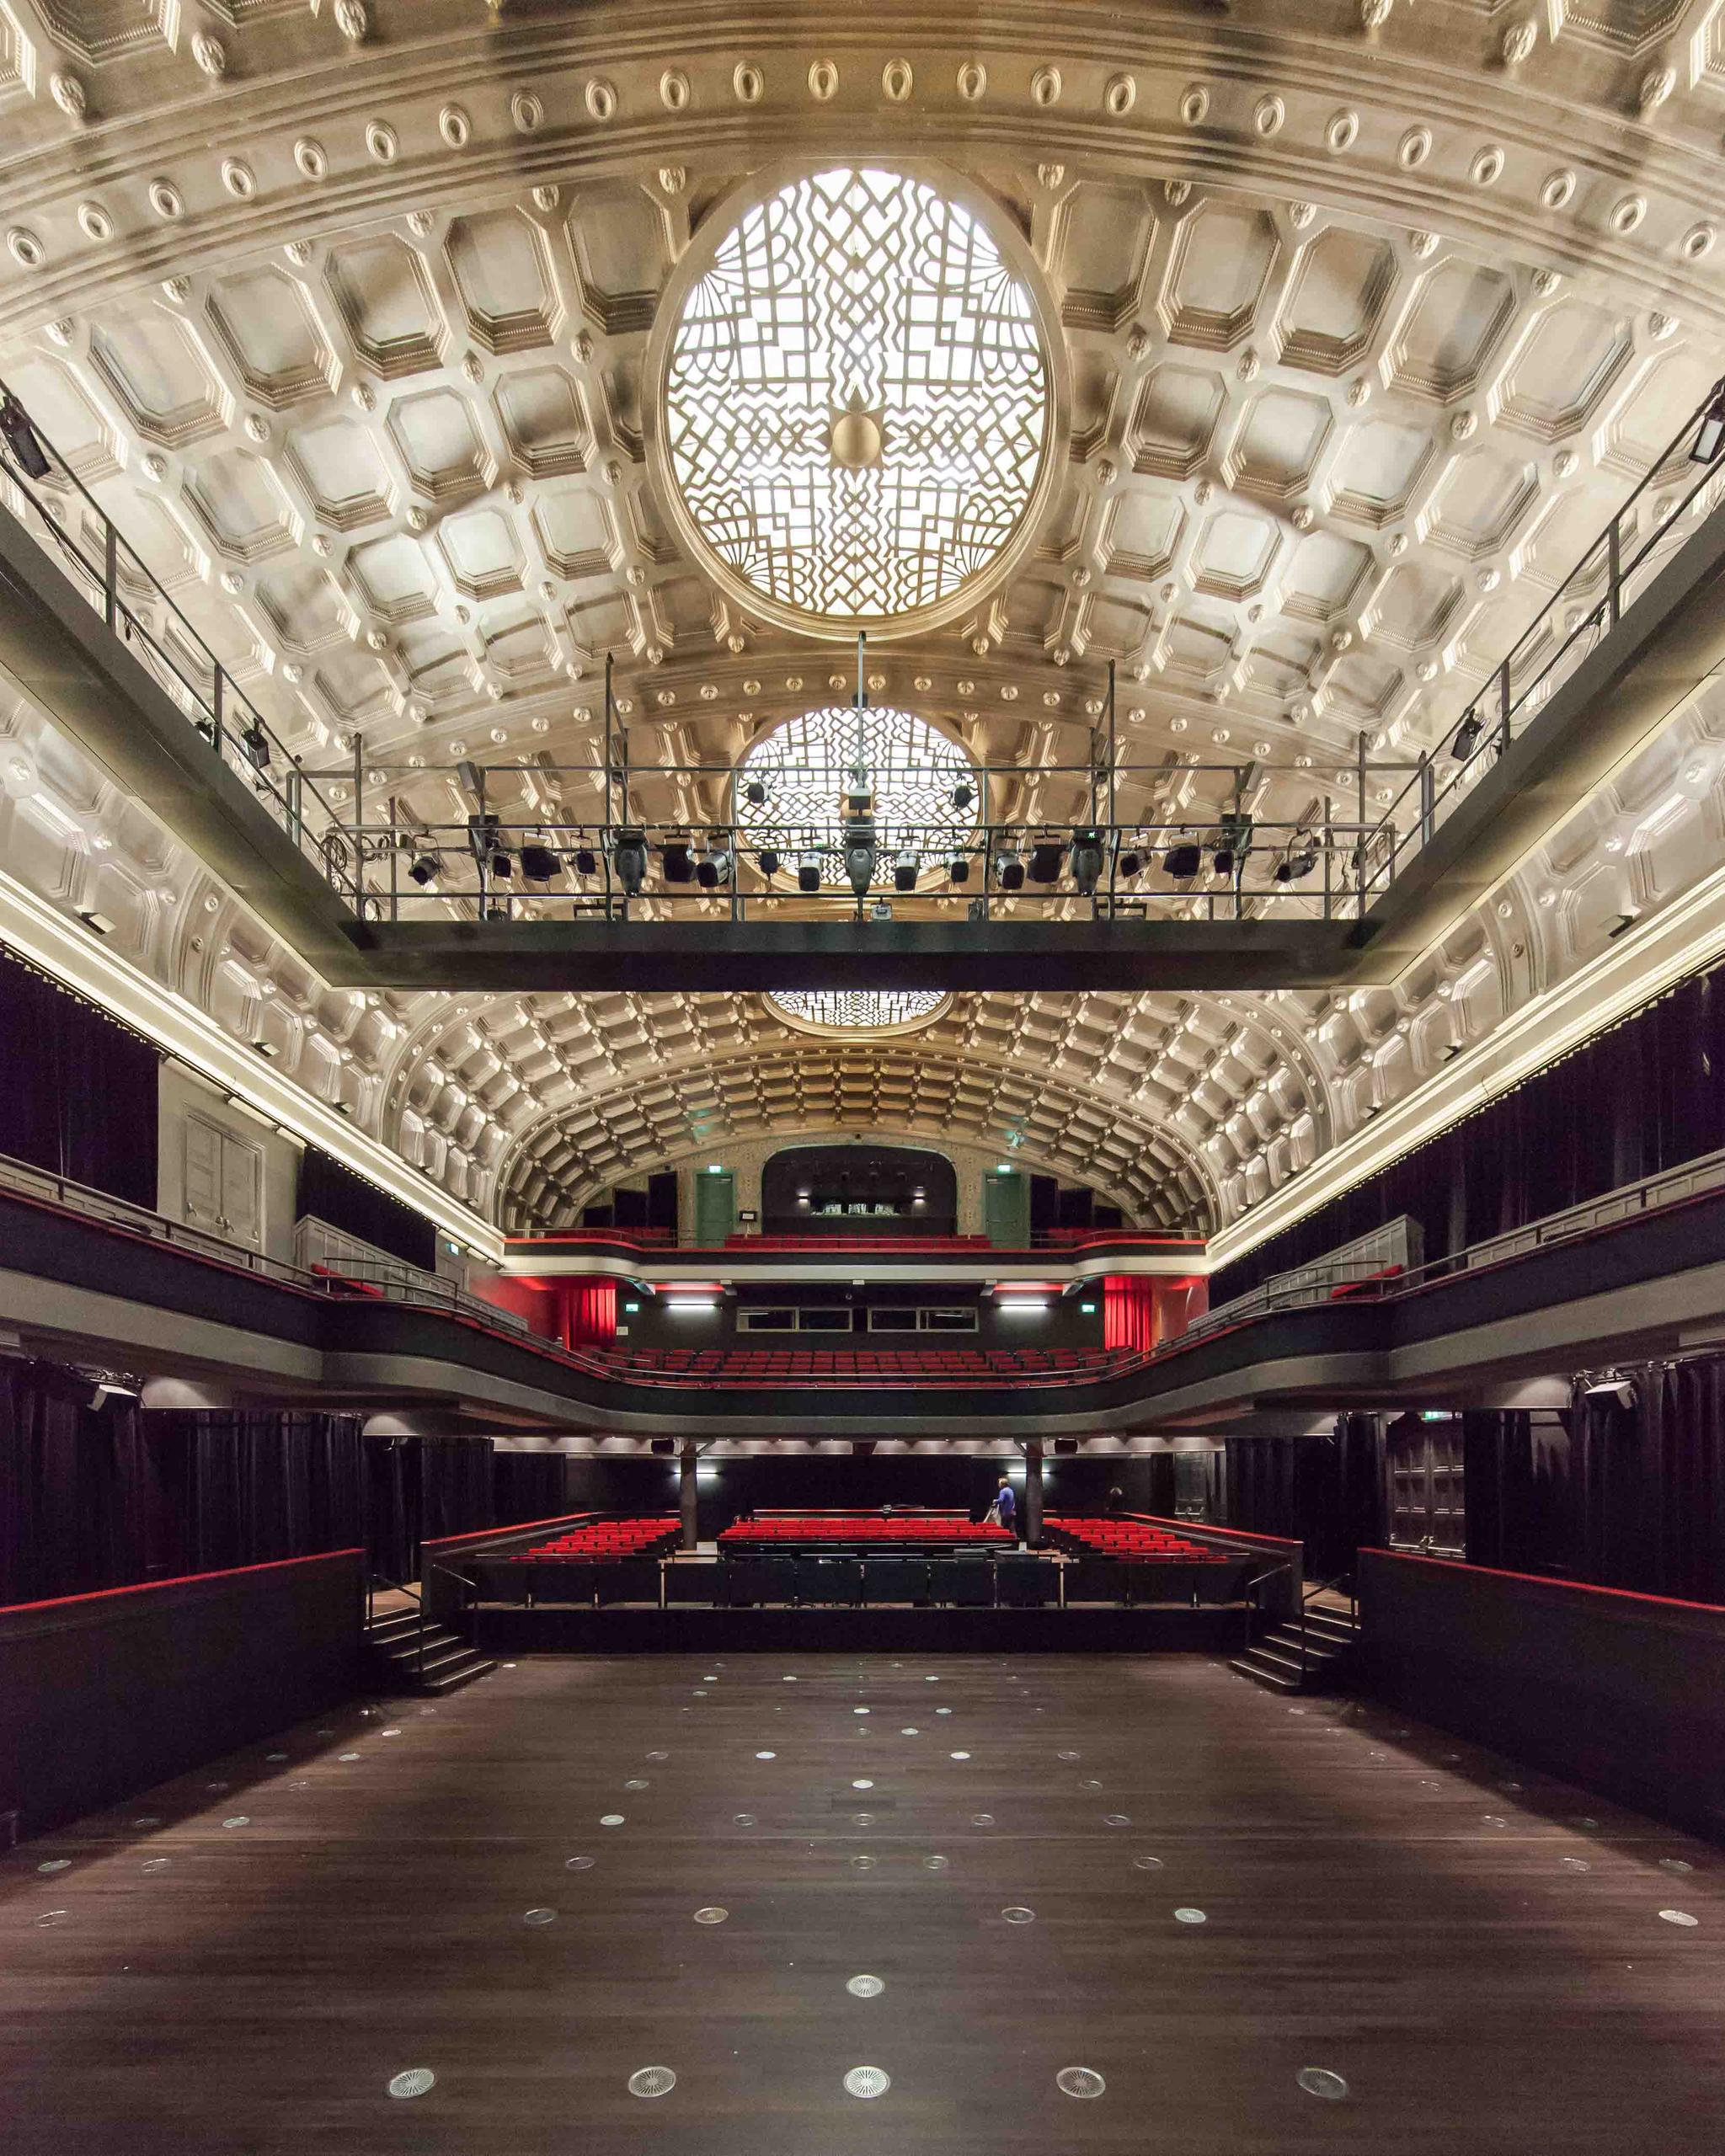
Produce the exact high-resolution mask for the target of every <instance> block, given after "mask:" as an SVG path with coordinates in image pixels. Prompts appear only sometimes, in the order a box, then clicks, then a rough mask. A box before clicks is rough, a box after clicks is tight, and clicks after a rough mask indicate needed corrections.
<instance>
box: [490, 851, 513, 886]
mask: <svg viewBox="0 0 1725 2156" xmlns="http://www.w3.org/2000/svg"><path fill="white" fill-rule="evenodd" d="M491 873H492V875H493V876H494V878H496V879H497V881H498V882H499V883H512V882H513V881H514V880H515V860H514V857H513V856H512V855H510V854H507V853H505V851H504V850H503V848H502V847H501V846H499V848H498V849H497V851H496V852H495V853H494V854H493V855H492V857H491Z"/></svg>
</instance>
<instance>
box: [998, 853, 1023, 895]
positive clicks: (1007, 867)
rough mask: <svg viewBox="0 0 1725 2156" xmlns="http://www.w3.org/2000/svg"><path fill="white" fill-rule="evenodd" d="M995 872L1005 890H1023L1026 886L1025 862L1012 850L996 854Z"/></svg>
mask: <svg viewBox="0 0 1725 2156" xmlns="http://www.w3.org/2000/svg"><path fill="white" fill-rule="evenodd" d="M994 874H995V881H996V883H998V884H999V885H1000V887H1001V889H1002V890H1003V891H1022V890H1023V888H1024V863H1023V862H1022V861H1021V860H1020V859H1019V858H1018V856H1017V854H1016V853H1013V852H1012V851H1007V852H1005V853H999V854H996V856H995V863H994Z"/></svg>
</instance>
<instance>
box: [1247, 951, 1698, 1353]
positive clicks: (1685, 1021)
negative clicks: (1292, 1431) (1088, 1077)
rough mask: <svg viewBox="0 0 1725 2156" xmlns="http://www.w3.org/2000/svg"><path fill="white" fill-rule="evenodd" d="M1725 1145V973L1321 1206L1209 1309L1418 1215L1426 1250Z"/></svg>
mask: <svg viewBox="0 0 1725 2156" xmlns="http://www.w3.org/2000/svg"><path fill="white" fill-rule="evenodd" d="M1722 1146H1725V968H1716V969H1714V970H1713V971H1712V973H1708V974H1701V975H1698V976H1696V978H1695V979H1691V980H1688V981H1685V983H1684V984H1683V985H1681V986H1680V987H1679V988H1676V989H1674V990H1672V991H1671V993H1670V994H1669V995H1666V996H1664V997H1662V998H1661V999H1660V1000H1659V1001H1658V1002H1657V1003H1653V1004H1650V1005H1649V1006H1648V1007H1647V1008H1646V1009H1645V1010H1643V1011H1637V1013H1636V1014H1635V1016H1634V1017H1631V1018H1627V1019H1626V1020H1625V1021H1624V1022H1623V1023H1622V1024H1621V1026H1617V1027H1613V1028H1612V1030H1611V1031H1610V1032H1609V1033H1601V1034H1599V1035H1598V1036H1596V1037H1595V1038H1594V1039H1592V1040H1590V1041H1588V1042H1586V1043H1584V1044H1583V1046H1582V1047H1580V1048H1578V1049H1576V1050H1575V1051H1574V1053H1573V1054H1571V1055H1568V1056H1566V1057H1565V1058H1564V1059H1562V1061H1561V1062H1558V1063H1555V1064H1552V1065H1549V1066H1548V1067H1547V1068H1546V1070H1542V1071H1541V1072H1540V1073H1539V1074H1538V1075H1537V1076H1535V1077H1532V1078H1530V1079H1529V1080H1528V1081H1527V1082H1526V1083H1525V1085H1522V1086H1518V1087H1516V1088H1515V1090H1514V1091H1512V1092H1509V1093H1506V1094H1503V1095H1501V1096H1500V1097H1498V1099H1496V1100H1494V1101H1493V1102H1491V1103H1490V1104H1489V1105H1488V1106H1487V1107H1482V1108H1481V1109H1479V1110H1478V1111H1477V1113H1474V1114H1472V1115H1471V1116H1468V1117H1466V1118H1465V1119H1464V1120H1463V1121H1461V1123H1455V1124H1453V1125H1452V1126H1451V1127H1450V1129H1448V1130H1446V1131H1445V1132H1443V1133H1442V1134H1441V1135H1440V1136H1439V1137H1437V1138H1434V1139H1433V1140H1432V1141H1431V1143H1430V1144H1429V1145H1423V1146H1421V1147H1420V1148H1419V1149H1418V1151H1416V1152H1413V1153H1408V1154H1406V1155H1403V1156H1402V1159H1401V1160H1399V1161H1393V1162H1392V1163H1391V1166H1389V1167H1387V1168H1386V1169H1384V1170H1383V1171H1381V1173H1380V1174H1378V1175H1375V1176H1373V1177H1370V1178H1369V1179H1368V1180H1367V1181H1366V1182H1363V1183H1360V1184H1359V1185H1358V1186H1357V1187H1355V1188H1354V1189H1353V1190H1350V1191H1347V1192H1344V1193H1343V1195H1342V1196H1341V1197H1340V1198H1336V1199H1335V1200H1334V1201H1333V1202H1332V1203H1330V1204H1328V1205H1325V1206H1322V1207H1320V1208H1319V1209H1318V1210H1317V1211H1316V1213H1314V1214H1311V1215H1310V1216H1309V1217H1308V1218H1307V1219H1304V1220H1300V1221H1298V1222H1296V1223H1295V1225H1294V1226H1293V1227H1291V1228H1289V1229H1287V1230H1284V1232H1283V1233H1282V1234H1281V1235H1273V1236H1272V1237H1271V1238H1270V1240H1269V1241H1268V1242H1266V1243H1262V1244H1260V1245H1259V1246H1258V1248H1257V1249H1256V1250H1254V1251H1252V1252H1251V1253H1250V1254H1249V1255H1248V1256H1247V1257H1242V1258H1241V1259H1240V1260H1239V1261H1238V1262H1236V1263H1235V1264H1233V1265H1229V1266H1225V1267H1223V1268H1222V1270H1221V1271H1220V1273H1217V1274H1216V1275H1215V1278H1213V1279H1212V1280H1211V1282H1210V1308H1211V1309H1212V1310H1215V1309H1216V1308H1217V1307H1218V1306H1219V1305H1221V1304H1222V1303H1225V1302H1226V1301H1227V1300H1229V1299H1230V1298H1231V1297H1232V1296H1235V1295H1239V1294H1245V1293H1246V1292H1247V1290H1248V1289H1252V1288H1255V1287H1257V1286H1258V1283H1259V1282H1260V1281H1262V1280H1264V1279H1266V1278H1268V1276H1269V1275H1270V1274H1271V1273H1281V1272H1285V1271H1286V1270H1287V1269H1288V1268H1289V1267H1290V1266H1295V1265H1304V1264H1307V1263H1309V1262H1311V1260H1313V1259H1314V1258H1317V1257H1322V1256H1323V1254H1324V1253H1325V1252H1326V1251H1331V1250H1333V1249H1335V1248H1336V1247H1337V1246H1338V1245H1339V1244H1342V1243H1345V1242H1349V1241H1352V1240H1353V1239H1354V1237H1355V1236H1356V1235H1365V1234H1367V1233H1368V1232H1369V1231H1370V1230H1371V1229H1373V1228H1376V1227H1381V1226H1382V1225H1383V1224H1384V1223H1385V1222H1386V1221H1388V1220H1392V1219H1395V1218H1396V1216H1397V1214H1402V1213H1407V1214H1412V1215H1413V1218H1414V1219H1417V1220H1418V1222H1419V1223H1420V1225H1421V1226H1422V1228H1423V1230H1424V1232H1425V1253H1426V1256H1427V1257H1428V1258H1435V1257H1445V1256H1447V1255H1448V1254H1449V1253H1450V1251H1457V1250H1461V1249H1464V1248H1465V1247H1466V1246H1467V1245H1468V1244H1470V1243H1476V1242H1482V1241H1487V1239H1488V1238H1490V1237H1491V1236H1493V1235H1499V1234H1502V1233H1503V1231H1504V1230H1507V1229H1510V1228H1516V1227H1519V1226H1521V1225H1523V1224H1524V1223H1525V1222H1526V1221H1529V1220H1536V1219H1541V1217H1542V1216H1543V1215H1544V1214H1548V1213H1557V1212H1561V1211H1562V1209H1563V1208H1564V1207H1565V1206H1568V1205H1574V1204H1578V1203H1581V1202H1582V1201H1583V1200H1584V1199H1586V1198H1594V1197H1597V1196H1598V1195H1599V1193H1600V1192H1602V1191H1606V1190H1610V1189H1613V1188H1615V1187H1616V1186H1617V1185H1619V1184H1620V1183H1626V1182H1636V1181H1637V1180H1638V1179H1639V1178H1640V1177H1643V1176H1650V1175H1655V1174H1658V1173H1659V1172H1660V1171H1663V1170H1664V1169H1666V1168H1670V1167H1674V1166H1678V1165H1680V1163H1681V1162H1682V1161H1689V1160H1693V1159H1694V1158H1695V1157H1696V1155H1698V1154H1701V1153H1711V1152H1714V1151H1717V1150H1718V1149H1719V1148H1721V1147H1722Z"/></svg>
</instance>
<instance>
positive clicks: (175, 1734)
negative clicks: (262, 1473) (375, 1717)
mask: <svg viewBox="0 0 1725 2156" xmlns="http://www.w3.org/2000/svg"><path fill="white" fill-rule="evenodd" d="M363 1562H364V1560H363V1557H362V1556H361V1555H360V1552H358V1551H357V1550H352V1551H345V1552H341V1553H339V1554H335V1555H329V1556H321V1557H311V1558H303V1559H299V1560H296V1561H293V1562H291V1563H287V1564H282V1565H272V1566H266V1567H265V1568H264V1569H263V1570H261V1571H248V1572H240V1573H238V1574H232V1573H228V1574H218V1575H216V1576H215V1577H206V1578H204V1579H197V1580H190V1581H184V1582H175V1583H172V1584H167V1583H164V1584H163V1585H161V1586H158V1587H145V1588H126V1589H121V1590H120V1591H119V1592H117V1593H106V1594H101V1595H98V1596H95V1597H93V1598H79V1599H77V1600H75V1601H72V1602H61V1603H57V1604H53V1605H51V1606H50V1607H46V1608H40V1607H38V1608H23V1609H0V1812H10V1811H14V1810H15V1811H16V1812H18V1813H19V1828H20V1831H21V1832H23V1833H40V1831H41V1830H42V1829H43V1828H48V1827H52V1826H55V1825H57V1824H58V1823H59V1822H61V1821H63V1820H67V1819H73V1818H77V1817H79V1816H80V1815H81V1814H83V1813H84V1812H93V1811H94V1810H96V1809H97V1808H98V1807H99V1806H102V1805H104V1804H111V1803H113V1802H114V1801H115V1800H116V1799H118V1798H120V1797H123V1796H129V1795H131V1793H132V1792H133V1791H135V1790H140V1789H145V1788H147V1787H148V1786H149V1785H151V1784H152V1783H154V1782H158V1781H161V1780H165V1779H166V1778H167V1777H168V1776H169V1775H171V1774H181V1773H183V1772H184V1770H185V1769H187V1768H189V1767H193V1766H195V1765H197V1764H199V1763H200V1762H201V1761H203V1760H206V1759H209V1758H215V1757H216V1756H217V1755H218V1754H220V1753H223V1752H228V1751H232V1749H233V1748H234V1747H235V1746H236V1745H241V1744H248V1743H250V1742H252V1741H253V1740H254V1738H257V1737H262V1736H264V1735H265V1734H266V1733H268V1732H271V1731H274V1730H277V1729H280V1728H281V1727H282V1726H284V1724H286V1723H288V1722H291V1721H297V1720H299V1719H300V1718H301V1717H302V1716H306V1715H311V1714H316V1713H318V1711H320V1710H322V1709H323V1708H324V1707H327V1706H328V1705H330V1704H331V1703H332V1702H333V1701H334V1700H338V1699H339V1698H341V1697H343V1696H344V1694H347V1693H348V1692H350V1690H351V1689H353V1687H354V1685H355V1683H356V1682H357V1677H358V1666H359V1650H360V1619H361V1615H362V1611H363V1606H364V1604H363V1571H362V1566H363Z"/></svg>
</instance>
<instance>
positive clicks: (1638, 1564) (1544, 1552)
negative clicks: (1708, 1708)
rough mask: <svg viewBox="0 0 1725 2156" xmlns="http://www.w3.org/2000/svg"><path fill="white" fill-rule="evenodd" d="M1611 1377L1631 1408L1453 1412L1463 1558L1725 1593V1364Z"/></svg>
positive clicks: (1723, 1599)
mask: <svg viewBox="0 0 1725 2156" xmlns="http://www.w3.org/2000/svg"><path fill="white" fill-rule="evenodd" d="M1623 1374H1624V1375H1625V1376H1626V1377H1627V1378H1628V1379H1629V1380H1631V1381H1632V1384H1633V1385H1634V1386H1635V1390H1636V1401H1635V1405H1634V1406H1632V1407H1621V1406H1618V1405H1617V1404H1616V1402H1615V1401H1611V1400H1610V1399H1608V1398H1605V1397H1599V1398H1595V1399H1593V1400H1589V1399H1588V1398H1587V1397H1586V1396H1585V1395H1584V1394H1583V1393H1580V1392H1578V1395H1577V1396H1576V1398H1575V1401H1574V1403H1573V1406H1572V1407H1571V1408H1570V1409H1569V1410H1568V1412H1565V1413H1561V1414H1559V1413H1551V1412H1546V1413H1541V1414H1536V1415H1535V1414H1525V1413H1520V1414H1472V1415H1468V1416H1466V1417H1463V1421H1462V1429H1463V1438H1464V1444H1465V1447H1466V1452H1465V1458H1466V1478H1465V1479H1466V1491H1467V1555H1468V1558H1469V1560H1470V1561H1471V1562H1472V1563H1474V1564H1482V1565H1498V1566H1503V1567H1504V1568H1505V1569H1507V1570H1509V1571H1513V1572H1537V1573H1542V1574H1546V1575H1548V1576H1549V1577H1553V1578H1560V1579H1562V1578H1567V1579H1576V1580H1586V1581H1590V1582H1594V1583H1596V1584H1598V1585H1599V1586H1602V1587H1617V1588H1633V1589H1636V1590H1637V1591H1639V1592H1640V1593H1644V1594H1663V1595H1672V1596H1675V1597H1678V1598H1681V1599H1684V1600H1689V1601H1695V1602H1716V1603H1720V1604H1725V1361H1722V1360H1720V1359H1719V1358H1717V1357H1715V1358H1707V1359H1706V1360H1700V1361H1696V1362H1691V1363H1684V1364H1677V1365H1676V1366H1674V1367H1673V1366H1669V1365H1658V1364H1655V1365H1653V1366H1651V1367H1644V1368H1641V1369H1633V1370H1626V1371H1625V1372H1624V1373H1623Z"/></svg>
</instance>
